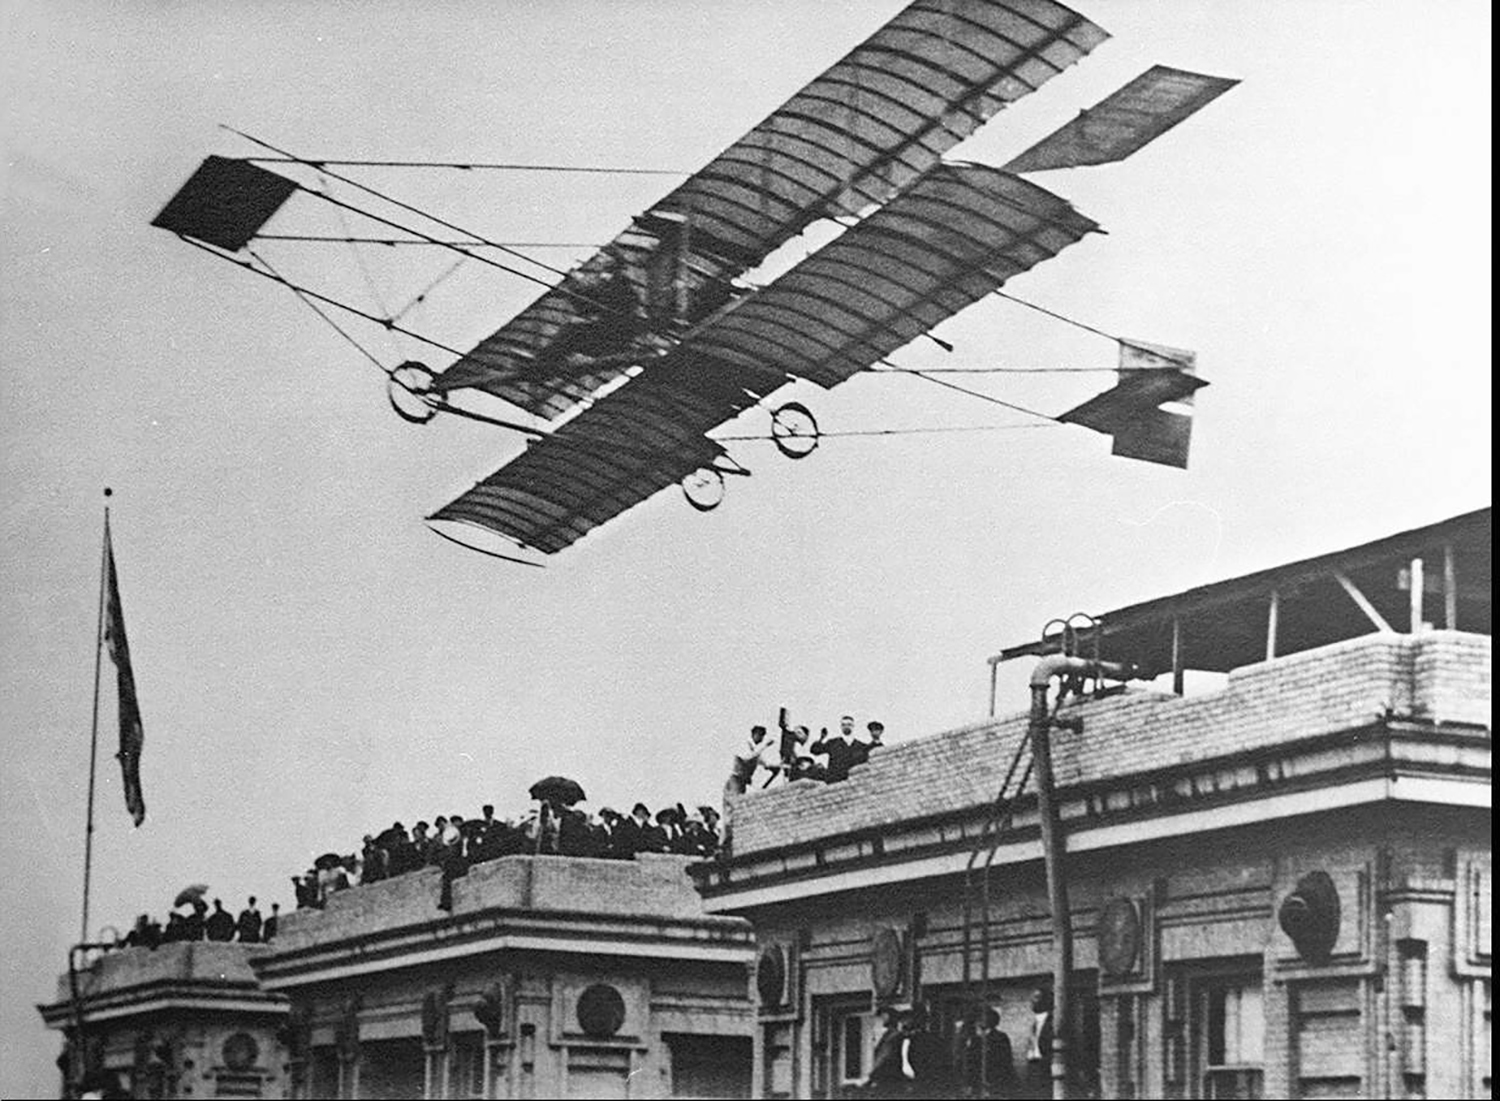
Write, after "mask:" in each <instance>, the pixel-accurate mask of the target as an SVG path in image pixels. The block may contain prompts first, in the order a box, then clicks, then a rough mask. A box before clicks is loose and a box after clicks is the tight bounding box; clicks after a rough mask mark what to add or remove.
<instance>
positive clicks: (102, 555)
mask: <svg viewBox="0 0 1500 1101" xmlns="http://www.w3.org/2000/svg"><path fill="white" fill-rule="evenodd" d="M112 492H113V490H111V489H110V488H109V487H108V486H105V487H104V497H105V500H106V501H108V499H109V496H110V494H111V493H112ZM108 556H109V505H108V504H107V503H106V504H105V506H104V544H103V546H102V547H101V548H100V550H99V619H98V621H97V622H96V623H95V625H94V720H93V724H92V729H91V731H90V733H89V809H88V820H87V825H86V826H85V827H84V833H83V929H82V931H81V932H80V933H79V935H78V940H79V942H80V943H85V942H87V941H88V939H89V877H90V875H91V874H92V872H93V870H94V774H95V771H96V769H97V766H98V762H99V665H100V659H101V657H102V654H103V651H104V588H105V582H106V580H107V578H106V577H105V573H106V572H107V571H108V568H109V567H108Z"/></svg>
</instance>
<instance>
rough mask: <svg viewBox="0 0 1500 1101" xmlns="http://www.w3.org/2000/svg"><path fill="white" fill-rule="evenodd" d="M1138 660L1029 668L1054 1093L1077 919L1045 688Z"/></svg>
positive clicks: (1130, 673) (1053, 660)
mask: <svg viewBox="0 0 1500 1101" xmlns="http://www.w3.org/2000/svg"><path fill="white" fill-rule="evenodd" d="M1135 675H1136V670H1135V666H1133V665H1126V664H1121V663H1117V662H1109V661H1090V660H1088V659H1086V658H1076V657H1068V656H1066V655H1064V654H1054V655H1051V656H1050V657H1045V658H1043V659H1042V660H1041V661H1039V662H1037V665H1036V668H1035V669H1033V670H1032V672H1031V709H1030V712H1029V718H1028V722H1027V732H1028V734H1029V736H1030V738H1031V756H1032V761H1033V762H1034V767H1035V769H1036V793H1037V811H1038V814H1039V815H1040V817H1041V826H1042V861H1043V864H1044V865H1045V867H1046V870H1047V909H1048V911H1049V912H1050V913H1051V915H1052V1096H1053V1097H1054V1098H1066V1097H1067V1096H1068V1037H1069V1029H1070V1025H1071V1019H1070V1016H1069V1004H1068V1001H1069V999H1068V977H1069V976H1070V975H1071V974H1072V972H1073V921H1072V912H1071V911H1070V909H1069V908H1068V880H1067V873H1066V870H1065V869H1064V867H1063V856H1064V854H1065V852H1066V850H1067V841H1066V838H1064V837H1063V833H1062V823H1061V822H1060V821H1059V818H1058V808H1057V789H1056V781H1055V780H1054V778H1053V774H1052V726H1053V720H1052V713H1051V711H1050V710H1049V708H1048V706H1047V692H1048V689H1050V688H1051V686H1052V681H1053V679H1054V678H1056V677H1062V676H1089V677H1100V676H1104V677H1109V678H1110V679H1111V680H1121V681H1124V680H1130V679H1132V678H1133V677H1134V676H1135Z"/></svg>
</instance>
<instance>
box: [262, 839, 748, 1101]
mask: <svg viewBox="0 0 1500 1101" xmlns="http://www.w3.org/2000/svg"><path fill="white" fill-rule="evenodd" d="M688 860H689V858H686V857H679V856H669V855H655V854H641V855H639V856H637V857H636V858H635V859H634V860H594V859H587V858H581V857H564V856H545V855H543V856H511V857H502V858H500V859H497V860H491V861H488V862H485V863H482V864H476V865H474V866H473V867H472V868H470V869H469V872H468V874H467V875H465V876H463V877H462V878H459V879H456V880H454V881H453V883H452V884H451V890H452V899H451V902H452V904H451V908H450V909H446V910H445V909H441V908H439V901H440V897H441V894H442V884H441V878H442V873H441V872H440V871H439V870H438V869H436V868H428V869H425V870H423V871H418V872H412V873H408V874H406V875H401V876H396V877H394V878H392V879H388V880H382V881H381V882H378V883H374V884H371V885H369V886H365V887H358V888H354V889H351V890H347V891H341V892H338V893H336V894H334V895H332V896H330V898H329V899H328V901H327V903H326V905H325V906H324V908H323V909H321V910H313V909H307V910H299V911H297V912H296V913H295V914H292V915H290V916H288V917H286V918H285V919H284V920H283V923H282V928H281V931H280V933H279V934H278V936H277V939H276V942H275V944H274V945H273V946H272V951H271V952H268V953H266V954H264V955H261V956H259V957H257V958H256V961H255V965H256V971H257V972H258V974H259V977H260V982H261V987H262V989H264V990H265V991H267V992H268V993H272V994H275V995H278V996H282V997H285V998H286V999H287V1000H288V1001H289V1002H290V1004H291V1007H292V1008H291V1017H290V1021H289V1023H288V1027H287V1030H286V1033H285V1035H286V1038H287V1045H288V1059H289V1067H290V1082H291V1094H290V1095H291V1096H293V1097H316V1098H345V1097H347V1098H409V1097H454V1098H462V1097H476V1098H479V1097H516V1098H524V1097H621V1098H624V1097H674V1096H675V1097H708V1098H712V1097H744V1096H748V1094H749V1088H750V1070H751V1067H750V1055H751V1035H750V1034H751V1031H752V1028H753V1017H752V1015H751V1008H750V1001H749V994H748V984H749V972H750V965H751V962H752V960H753V951H752V948H753V941H752V934H751V931H750V928H749V925H748V924H747V923H746V922H745V921H743V920H742V919H739V918H734V917H724V916H713V915H706V914H705V913H704V912H703V906H702V902H701V900H700V899H699V897H698V895H697V894H696V892H695V891H694V888H693V884H692V881H691V880H690V879H689V878H688V876H687V875H686V873H685V871H684V868H685V865H686V864H687V863H688Z"/></svg>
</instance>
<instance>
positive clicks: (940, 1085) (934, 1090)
mask: <svg viewBox="0 0 1500 1101" xmlns="http://www.w3.org/2000/svg"><path fill="white" fill-rule="evenodd" d="M906 1061H907V1062H908V1063H909V1064H911V1070H912V1075H913V1079H914V1084H915V1091H914V1093H913V1095H912V1096H914V1097H952V1096H953V1093H954V1089H953V1086H954V1082H953V1059H952V1055H951V1052H950V1051H949V1050H948V1045H947V1044H946V1043H944V1042H943V1038H942V1036H941V1035H940V1034H939V1033H938V1032H937V1030H936V1028H935V1022H934V1021H933V1020H932V1017H931V1014H930V1013H929V1012H928V1009H927V1007H926V1006H925V1005H922V1006H918V1007H917V1012H916V1015H915V1019H914V1020H913V1022H912V1035H911V1045H910V1046H909V1047H908V1048H907V1051H906Z"/></svg>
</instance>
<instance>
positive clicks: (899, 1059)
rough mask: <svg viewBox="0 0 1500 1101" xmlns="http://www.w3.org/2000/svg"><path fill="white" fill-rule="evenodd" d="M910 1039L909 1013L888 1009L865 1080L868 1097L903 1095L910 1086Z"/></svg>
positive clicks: (864, 1093) (865, 1094) (865, 1093)
mask: <svg viewBox="0 0 1500 1101" xmlns="http://www.w3.org/2000/svg"><path fill="white" fill-rule="evenodd" d="M910 1042H911V1028H910V1018H909V1016H908V1014H907V1013H906V1012H903V1011H902V1010H899V1009H895V1008H891V1009H887V1010H886V1011H885V1031H884V1032H882V1033H881V1034H880V1039H879V1040H876V1041H875V1053H874V1055H873V1056H872V1057H871V1059H870V1076H869V1078H867V1079H866V1080H865V1087H864V1091H863V1095H864V1096H865V1097H876V1098H884V1097H904V1096H906V1094H907V1092H908V1090H909V1088H910V1087H911V1079H910V1078H909V1077H908V1076H907V1073H906V1065H907V1063H906V1055H907V1047H908V1045H909V1044H910Z"/></svg>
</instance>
